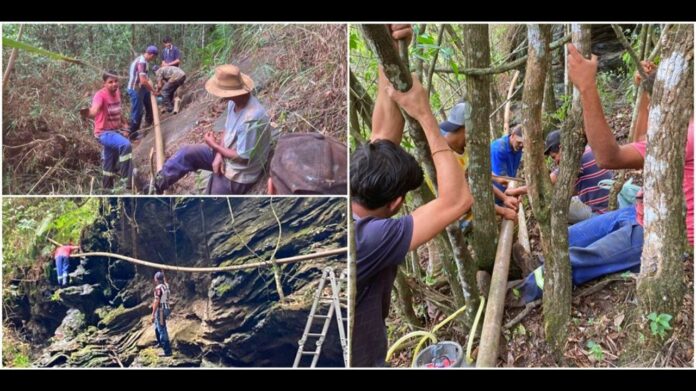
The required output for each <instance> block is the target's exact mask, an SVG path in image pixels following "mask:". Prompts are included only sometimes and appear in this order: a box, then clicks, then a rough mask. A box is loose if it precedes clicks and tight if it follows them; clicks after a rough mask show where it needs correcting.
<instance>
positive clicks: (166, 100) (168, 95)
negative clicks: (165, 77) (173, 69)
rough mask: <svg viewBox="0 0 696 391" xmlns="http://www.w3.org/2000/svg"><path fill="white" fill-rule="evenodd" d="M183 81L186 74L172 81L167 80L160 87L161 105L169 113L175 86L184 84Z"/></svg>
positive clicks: (172, 108) (172, 105) (171, 107)
mask: <svg viewBox="0 0 696 391" xmlns="http://www.w3.org/2000/svg"><path fill="white" fill-rule="evenodd" d="M184 81H186V76H184V77H182V78H181V79H178V80H175V81H173V82H169V81H168V82H166V83H165V84H164V87H162V92H161V93H162V105H164V108H165V109H166V110H167V111H168V112H170V113H171V112H172V111H173V110H174V93H175V92H176V89H177V88H179V87H180V86H181V85H182V84H184Z"/></svg>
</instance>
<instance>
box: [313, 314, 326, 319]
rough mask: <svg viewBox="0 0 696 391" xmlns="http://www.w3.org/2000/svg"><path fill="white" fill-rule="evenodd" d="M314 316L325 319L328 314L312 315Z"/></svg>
mask: <svg viewBox="0 0 696 391" xmlns="http://www.w3.org/2000/svg"><path fill="white" fill-rule="evenodd" d="M314 317H315V318H317V319H326V318H328V317H329V315H314Z"/></svg>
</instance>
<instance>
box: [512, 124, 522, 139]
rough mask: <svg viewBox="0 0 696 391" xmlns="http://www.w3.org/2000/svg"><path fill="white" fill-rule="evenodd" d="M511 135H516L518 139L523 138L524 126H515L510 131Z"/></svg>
mask: <svg viewBox="0 0 696 391" xmlns="http://www.w3.org/2000/svg"><path fill="white" fill-rule="evenodd" d="M510 134H514V135H515V136H517V137H522V125H515V126H514V127H513V128H512V130H511V131H510Z"/></svg>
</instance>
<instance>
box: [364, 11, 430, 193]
mask: <svg viewBox="0 0 696 391" xmlns="http://www.w3.org/2000/svg"><path fill="white" fill-rule="evenodd" d="M360 27H361V29H362V32H363V35H364V37H365V40H366V42H367V43H368V44H369V45H370V47H371V48H372V51H373V52H374V53H375V55H376V56H377V58H378V59H379V62H380V65H382V66H383V67H384V75H385V76H386V77H387V79H388V80H389V82H391V84H392V85H393V86H394V88H395V89H397V90H399V91H401V92H406V91H408V90H409V89H411V85H412V80H411V74H410V73H409V71H408V68H407V67H406V65H405V64H404V63H403V62H402V61H401V59H400V58H399V53H397V51H396V49H395V48H394V44H393V42H394V41H393V40H392V38H391V35H390V34H389V31H388V30H387V26H385V25H378V24H363V25H361V26H360ZM402 113H403V111H402ZM404 118H406V123H407V126H406V128H407V130H408V134H409V136H410V137H411V139H412V140H413V144H414V146H415V148H414V152H415V155H416V159H417V160H418V161H419V162H421V164H422V165H423V171H424V173H425V175H427V176H428V177H429V178H430V179H431V182H432V183H433V185H434V186H435V190H436V191H437V183H436V182H437V175H435V165H434V164H433V158H432V156H430V147H429V146H428V141H427V140H426V139H425V134H424V133H423V129H422V128H421V126H420V124H419V123H418V121H416V120H415V119H413V118H411V116H409V115H407V114H406V113H404Z"/></svg>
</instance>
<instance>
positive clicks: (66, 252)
mask: <svg viewBox="0 0 696 391" xmlns="http://www.w3.org/2000/svg"><path fill="white" fill-rule="evenodd" d="M79 249H80V246H70V245H65V246H59V247H58V248H57V249H56V252H55V254H54V256H55V257H60V256H63V257H69V256H70V253H71V252H72V251H73V250H79Z"/></svg>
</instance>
